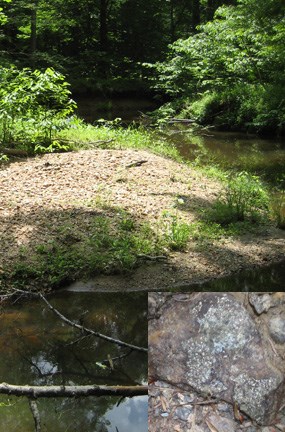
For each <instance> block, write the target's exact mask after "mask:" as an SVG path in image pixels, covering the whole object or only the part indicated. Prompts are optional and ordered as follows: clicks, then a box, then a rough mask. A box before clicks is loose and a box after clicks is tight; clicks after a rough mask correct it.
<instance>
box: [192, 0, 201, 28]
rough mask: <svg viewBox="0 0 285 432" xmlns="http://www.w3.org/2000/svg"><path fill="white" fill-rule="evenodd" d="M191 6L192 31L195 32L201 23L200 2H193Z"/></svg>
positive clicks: (196, 0) (197, 0)
mask: <svg viewBox="0 0 285 432" xmlns="http://www.w3.org/2000/svg"><path fill="white" fill-rule="evenodd" d="M192 6H193V7H192V30H193V32H196V27H197V26H198V25H199V24H200V23H201V16H200V0H193V1H192Z"/></svg>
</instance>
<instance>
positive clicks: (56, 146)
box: [34, 140, 70, 154]
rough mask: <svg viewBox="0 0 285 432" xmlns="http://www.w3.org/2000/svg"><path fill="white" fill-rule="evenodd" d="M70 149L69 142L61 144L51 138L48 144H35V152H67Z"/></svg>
mask: <svg viewBox="0 0 285 432" xmlns="http://www.w3.org/2000/svg"><path fill="white" fill-rule="evenodd" d="M69 150H70V145H69V144H63V143H61V142H60V141H57V140H53V141H52V142H51V143H50V145H48V146H44V145H41V144H36V145H35V150H34V151H35V153H38V154H41V153H59V152H67V151H69Z"/></svg>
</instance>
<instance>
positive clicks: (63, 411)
mask: <svg viewBox="0 0 285 432" xmlns="http://www.w3.org/2000/svg"><path fill="white" fill-rule="evenodd" d="M49 301H50V303H52V305H53V306H54V307H56V308H57V309H58V310H59V311H60V312H61V313H63V314H64V315H66V316H67V317H68V318H70V319H71V320H75V321H77V322H82V323H83V324H84V325H85V326H86V327H89V328H92V329H93V330H95V331H98V332H101V333H104V334H107V335H108V336H111V337H114V338H117V339H121V340H123V341H125V342H129V343H133V344H135V345H139V346H143V347H147V318H146V314H147V297H146V294H145V293H129V294H123V293H99V294H98V293H97V294H96V293H90V292H89V293H86V292H83V293H78V292H77V293H73V292H59V293H57V294H55V295H54V296H52V297H51V298H49ZM124 354H126V356H125V357H123V358H122V359H120V360H114V370H111V369H110V367H106V368H102V365H103V366H106V365H107V364H108V363H106V362H105V363H104V360H107V359H108V356H110V357H111V358H114V357H118V356H121V355H124ZM0 358H1V362H0V382H3V381H4V382H8V383H9V384H22V385H24V384H30V385H58V384H66V385H71V384H78V385H79V384H81V385H85V384H101V385H103V384H106V385H137V384H142V383H143V384H145V383H146V380H147V355H146V354H145V353H140V352H138V351H132V352H129V350H128V349H126V348H122V347H118V346H117V345H114V344H112V343H110V342H106V341H104V340H102V339H98V338H94V337H91V336H89V337H83V335H82V334H80V332H79V331H78V330H76V329H73V328H72V327H70V326H68V325H66V324H65V323H64V322H63V321H62V320H61V319H60V318H59V317H57V316H56V315H55V314H54V313H53V312H52V311H51V310H50V309H49V308H48V307H47V306H46V305H45V304H44V303H43V302H42V301H40V300H32V301H31V300H29V301H25V302H19V301H18V302H16V303H15V304H13V305H3V306H2V309H1V316H0ZM102 362H103V363H102ZM119 399H120V398H118V397H116V398H114V397H100V398H98V397H87V398H76V399H75V398H57V399H56V398H42V399H39V400H38V407H39V411H40V415H41V422H42V431H56V432H78V431H84V432H91V431H92V432H118V431H119V432H133V431H138V432H146V431H147V397H146V396H138V397H134V398H127V399H123V400H121V401H120V404H119V405H118V406H116V405H117V403H118V401H119ZM0 414H1V415H0V430H1V431H9V432H31V431H32V430H34V429H33V428H34V426H33V417H32V414H31V412H30V409H29V405H28V400H27V398H25V397H9V398H8V397H7V396H4V395H1V396H0Z"/></svg>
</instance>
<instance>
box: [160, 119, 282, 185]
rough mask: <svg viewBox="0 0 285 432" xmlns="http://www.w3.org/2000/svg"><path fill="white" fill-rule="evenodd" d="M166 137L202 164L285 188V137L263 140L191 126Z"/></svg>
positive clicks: (178, 127) (166, 133)
mask: <svg viewBox="0 0 285 432" xmlns="http://www.w3.org/2000/svg"><path fill="white" fill-rule="evenodd" d="M163 136H164V137H166V139H167V140H168V141H170V142H171V143H173V144H174V145H175V146H176V147H177V148H178V149H179V151H180V153H181V155H182V156H183V157H184V158H185V159H187V160H190V161H196V162H198V163H199V164H201V163H202V164H203V163H204V164H205V165H206V164H208V163H211V164H216V165H219V166H221V167H223V168H226V169H233V170H238V171H248V172H251V173H254V174H258V175H260V176H262V178H263V179H264V180H266V181H268V182H269V183H270V184H271V185H273V186H274V185H276V184H277V183H278V184H279V185H280V184H283V187H285V138H284V137H283V138H277V137H276V138H271V139H268V138H267V139H266V138H260V137H257V136H254V135H247V134H243V133H236V132H217V131H212V130H208V131H203V130H201V131H199V132H196V133H195V134H193V131H192V130H191V129H189V127H188V126H187V125H184V124H177V125H175V126H170V127H167V128H166V129H165V130H164V132H163Z"/></svg>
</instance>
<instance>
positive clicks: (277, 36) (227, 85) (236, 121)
mask: <svg viewBox="0 0 285 432" xmlns="http://www.w3.org/2000/svg"><path fill="white" fill-rule="evenodd" d="M284 9H285V5H284V3H283V1H282V0H266V1H265V2H263V3H262V5H261V4H260V3H258V2H257V1H256V0H240V1H239V2H238V5H237V6H223V7H221V8H219V9H218V10H217V11H216V13H215V19H214V20H213V21H209V22H208V23H206V24H204V25H202V26H200V29H199V30H200V31H199V33H198V34H196V35H193V36H190V38H188V39H180V40H178V41H176V42H175V43H174V44H173V45H172V47H171V53H170V55H169V58H168V59H167V61H166V62H163V63H160V64H157V65H156V70H157V71H158V79H157V82H156V88H158V89H160V90H162V91H163V92H166V93H167V94H169V95H170V96H173V97H175V98H176V99H177V97H178V98H179V99H180V102H181V103H180V108H181V107H183V106H184V107H186V108H187V110H188V114H190V115H192V116H194V117H195V118H196V119H197V120H198V121H200V122H203V123H205V122H211V123H213V122H214V123H216V124H217V125H219V126H220V127H224V128H240V127H243V128H249V129H252V130H256V131H261V132H264V131H266V130H268V131H269V130H275V131H276V130H277V131H282V130H284V123H285V103H284V96H285V95H284V88H285V77H284V73H282V71H284V70H285V56H284V54H285V53H284V46H285V44H284V42H285V21H284Z"/></svg>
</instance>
